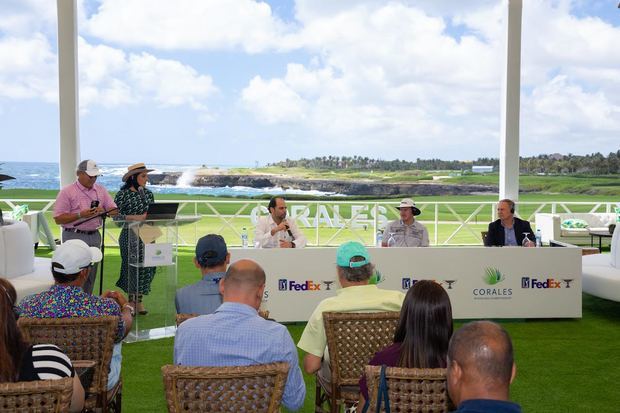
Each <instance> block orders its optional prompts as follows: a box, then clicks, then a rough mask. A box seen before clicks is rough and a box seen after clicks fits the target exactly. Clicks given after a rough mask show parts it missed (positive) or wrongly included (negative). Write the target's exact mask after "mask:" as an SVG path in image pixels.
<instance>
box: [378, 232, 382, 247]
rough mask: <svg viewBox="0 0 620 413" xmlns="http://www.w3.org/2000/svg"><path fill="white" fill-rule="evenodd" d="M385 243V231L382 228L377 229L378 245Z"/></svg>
mask: <svg viewBox="0 0 620 413" xmlns="http://www.w3.org/2000/svg"><path fill="white" fill-rule="evenodd" d="M382 243H383V232H382V231H381V230H379V231H377V247H381V246H382V245H381V244H382Z"/></svg>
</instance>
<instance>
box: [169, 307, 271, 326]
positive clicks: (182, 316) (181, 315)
mask: <svg viewBox="0 0 620 413" xmlns="http://www.w3.org/2000/svg"><path fill="white" fill-rule="evenodd" d="M199 315H200V314H196V313H179V314H177V327H178V326H179V325H180V324H181V323H182V322H183V321H187V320H189V319H190V318H194V317H198V316H199ZM258 315H259V316H261V317H263V318H264V319H265V320H266V319H268V318H269V311H267V310H258Z"/></svg>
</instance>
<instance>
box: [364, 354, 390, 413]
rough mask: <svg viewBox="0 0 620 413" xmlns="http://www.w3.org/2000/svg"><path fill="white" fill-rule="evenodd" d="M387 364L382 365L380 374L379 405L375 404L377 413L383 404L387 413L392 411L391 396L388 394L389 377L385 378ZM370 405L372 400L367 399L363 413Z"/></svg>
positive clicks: (365, 412)
mask: <svg viewBox="0 0 620 413" xmlns="http://www.w3.org/2000/svg"><path fill="white" fill-rule="evenodd" d="M386 368H387V366H386V365H385V364H382V365H381V373H380V374H379V390H378V391H377V406H375V413H380V412H381V405H383V408H384V409H385V413H391V411H390V397H389V395H388V388H387V379H386V378H385V369H386ZM369 407H370V401H369V400H368V399H367V400H366V403H364V408H363V409H362V413H367V412H368V408H369Z"/></svg>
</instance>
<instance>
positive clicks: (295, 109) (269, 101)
mask: <svg viewBox="0 0 620 413" xmlns="http://www.w3.org/2000/svg"><path fill="white" fill-rule="evenodd" d="M241 99H242V103H243V104H244V106H245V107H246V108H248V109H249V110H250V111H252V112H253V113H254V115H255V116H256V117H257V118H258V119H260V120H261V121H263V122H265V123H278V122H295V121H302V120H303V117H304V113H305V111H306V108H305V106H306V103H305V102H304V101H303V100H302V99H301V97H300V96H299V95H298V94H297V93H296V92H295V91H293V89H291V88H290V86H289V85H287V84H286V83H285V82H284V81H283V80H280V79H272V80H269V81H265V80H263V79H262V78H261V77H260V76H256V77H254V78H253V79H252V80H251V81H250V84H249V85H248V87H246V88H245V89H244V90H243V91H242V97H241Z"/></svg>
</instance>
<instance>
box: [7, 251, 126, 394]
mask: <svg viewBox="0 0 620 413" xmlns="http://www.w3.org/2000/svg"><path fill="white" fill-rule="evenodd" d="M101 258H102V255H101V251H99V248H97V247H89V246H88V245H87V244H86V243H85V242H84V241H82V240H78V239H73V240H68V241H65V242H64V243H62V245H59V246H58V247H57V248H56V251H54V255H53V256H52V275H53V276H54V280H55V283H54V285H53V286H52V287H51V288H50V289H49V290H48V291H44V292H42V293H39V294H35V295H31V296H29V297H26V298H24V300H23V301H22V302H21V303H20V304H19V306H18V307H17V312H18V313H19V315H20V316H21V317H30V318H69V317H102V316H116V317H118V328H117V332H116V339H115V343H117V344H116V345H115V346H114V352H113V354H112V360H111V361H110V373H109V374H108V386H107V388H108V390H110V389H112V388H113V387H114V386H115V385H116V383H117V382H118V380H119V378H120V373H121V360H122V357H121V341H122V340H123V338H124V337H125V336H126V335H127V333H128V332H129V329H130V328H131V324H132V322H133V319H132V313H133V308H132V307H131V306H130V305H129V304H128V303H127V298H125V297H124V296H123V295H122V294H121V293H119V292H115V291H106V292H104V293H103V295H102V296H101V297H98V296H95V295H90V294H87V293H85V292H84V290H82V286H83V285H84V283H85V282H86V279H87V278H88V275H89V271H90V268H91V266H92V264H93V263H94V262H99V261H101Z"/></svg>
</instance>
